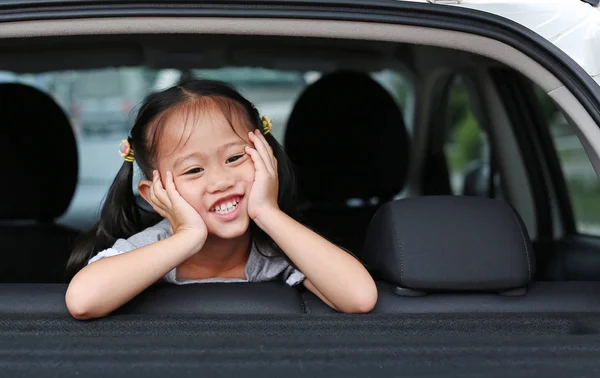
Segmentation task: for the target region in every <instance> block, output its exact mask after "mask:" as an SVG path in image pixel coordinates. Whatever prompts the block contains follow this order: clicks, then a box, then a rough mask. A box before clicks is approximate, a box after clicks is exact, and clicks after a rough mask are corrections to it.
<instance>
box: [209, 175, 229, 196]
mask: <svg viewBox="0 0 600 378" xmlns="http://www.w3.org/2000/svg"><path fill="white" fill-rule="evenodd" d="M211 173H212V174H211V175H210V177H209V180H208V185H207V189H208V191H209V192H211V193H214V192H223V191H225V190H227V189H229V188H231V187H232V186H233V183H234V182H235V180H234V179H233V177H232V176H231V175H230V174H227V173H226V172H224V171H213V172H211Z"/></svg>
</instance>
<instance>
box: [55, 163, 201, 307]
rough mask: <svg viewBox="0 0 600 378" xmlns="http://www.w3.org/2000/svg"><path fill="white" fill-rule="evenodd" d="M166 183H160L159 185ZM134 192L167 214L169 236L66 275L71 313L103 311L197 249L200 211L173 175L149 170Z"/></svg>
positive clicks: (175, 265) (162, 274) (199, 242)
mask: <svg viewBox="0 0 600 378" xmlns="http://www.w3.org/2000/svg"><path fill="white" fill-rule="evenodd" d="M165 188H166V189H165ZM140 193H141V194H142V196H143V197H144V199H146V201H148V202H149V203H150V204H151V205H152V207H153V208H154V210H156V211H157V212H158V213H159V214H160V215H161V216H163V217H165V218H167V219H168V220H169V222H170V224H171V228H172V230H173V236H171V237H168V238H166V239H164V240H161V241H158V242H156V243H152V244H150V245H147V246H144V247H141V248H138V249H135V250H133V251H130V252H125V253H122V254H120V255H117V256H111V257H105V258H103V259H101V260H98V261H96V262H93V263H91V264H89V265H88V266H86V267H84V268H83V269H82V270H81V271H79V272H78V273H77V274H76V275H75V277H73V279H72V280H71V283H70V284H69V288H68V289H67V293H66V295H65V301H66V303H67V308H68V309H69V312H70V313H71V315H73V317H74V318H76V319H91V318H98V317H101V316H105V315H108V314H109V313H111V312H112V311H114V310H116V309H117V308H119V307H121V306H122V305H123V304H125V303H126V302H128V301H129V300H131V299H132V298H133V297H135V296H136V295H138V294H139V293H141V292H142V291H144V290H145V289H147V288H148V287H149V286H150V285H152V284H153V283H155V282H156V281H158V280H159V279H161V278H162V277H163V276H164V275H165V274H167V273H168V272H169V271H171V270H172V269H174V268H176V267H177V266H179V265H180V264H181V263H183V262H184V261H185V260H187V259H189V258H190V257H191V256H192V255H194V254H195V253H196V252H198V251H199V250H200V249H201V248H202V246H203V245H204V242H205V241H206V237H207V230H206V225H205V224H204V221H203V220H202V218H201V217H200V215H199V214H198V213H197V212H196V210H194V208H193V207H192V206H190V204H188V203H187V202H186V201H185V199H183V197H181V196H180V195H179V193H178V192H177V189H176V188H175V183H174V182H173V175H172V173H171V172H167V178H166V185H165V187H164V188H163V185H162V183H161V181H160V176H159V174H158V172H156V171H154V172H153V178H152V182H150V181H147V180H144V181H143V182H141V183H140Z"/></svg>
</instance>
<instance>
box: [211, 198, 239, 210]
mask: <svg viewBox="0 0 600 378" xmlns="http://www.w3.org/2000/svg"><path fill="white" fill-rule="evenodd" d="M239 203H240V199H239V198H236V199H234V200H233V202H232V201H228V202H227V203H222V204H220V205H216V206H215V207H214V208H213V210H212V211H214V212H215V213H217V214H227V213H230V212H232V211H233V210H235V209H236V207H237V205H239Z"/></svg>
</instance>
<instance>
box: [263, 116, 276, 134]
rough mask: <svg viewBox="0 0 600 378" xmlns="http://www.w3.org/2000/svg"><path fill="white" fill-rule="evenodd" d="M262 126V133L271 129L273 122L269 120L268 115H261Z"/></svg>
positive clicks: (266, 132)
mask: <svg viewBox="0 0 600 378" xmlns="http://www.w3.org/2000/svg"><path fill="white" fill-rule="evenodd" d="M261 119H262V127H263V131H264V135H267V134H268V133H270V132H271V130H273V122H271V119H270V118H269V117H267V116H266V115H264V116H262V118H261Z"/></svg>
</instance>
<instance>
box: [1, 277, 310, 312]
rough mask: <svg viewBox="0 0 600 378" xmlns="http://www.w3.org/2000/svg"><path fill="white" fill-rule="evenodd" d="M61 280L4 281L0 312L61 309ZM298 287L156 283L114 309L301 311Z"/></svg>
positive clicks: (62, 295) (157, 310)
mask: <svg viewBox="0 0 600 378" xmlns="http://www.w3.org/2000/svg"><path fill="white" fill-rule="evenodd" d="M66 291H67V285H64V284H4V285H1V286H0V315H1V314H5V315H6V314H12V315H17V314H21V315H64V316H69V317H70V315H69V312H68V310H67V307H66V305H65V293H66ZM303 313H304V310H303V307H302V301H301V299H300V295H299V292H298V290H296V289H295V288H293V287H290V286H287V285H285V284H283V283H280V282H265V283H239V284H238V283H216V284H197V285H181V286H180V285H166V284H165V285H163V284H157V285H154V286H152V287H150V288H149V289H147V290H146V291H144V292H143V293H141V294H140V295H138V296H137V297H135V298H134V299H132V300H131V301H130V302H129V303H127V304H126V305H125V306H123V307H121V308H120V309H119V310H117V311H116V312H115V313H114V314H116V315H118V314H121V315H123V314H126V315H134V314H142V315H147V316H154V315H160V316H189V315H207V314H303Z"/></svg>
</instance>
